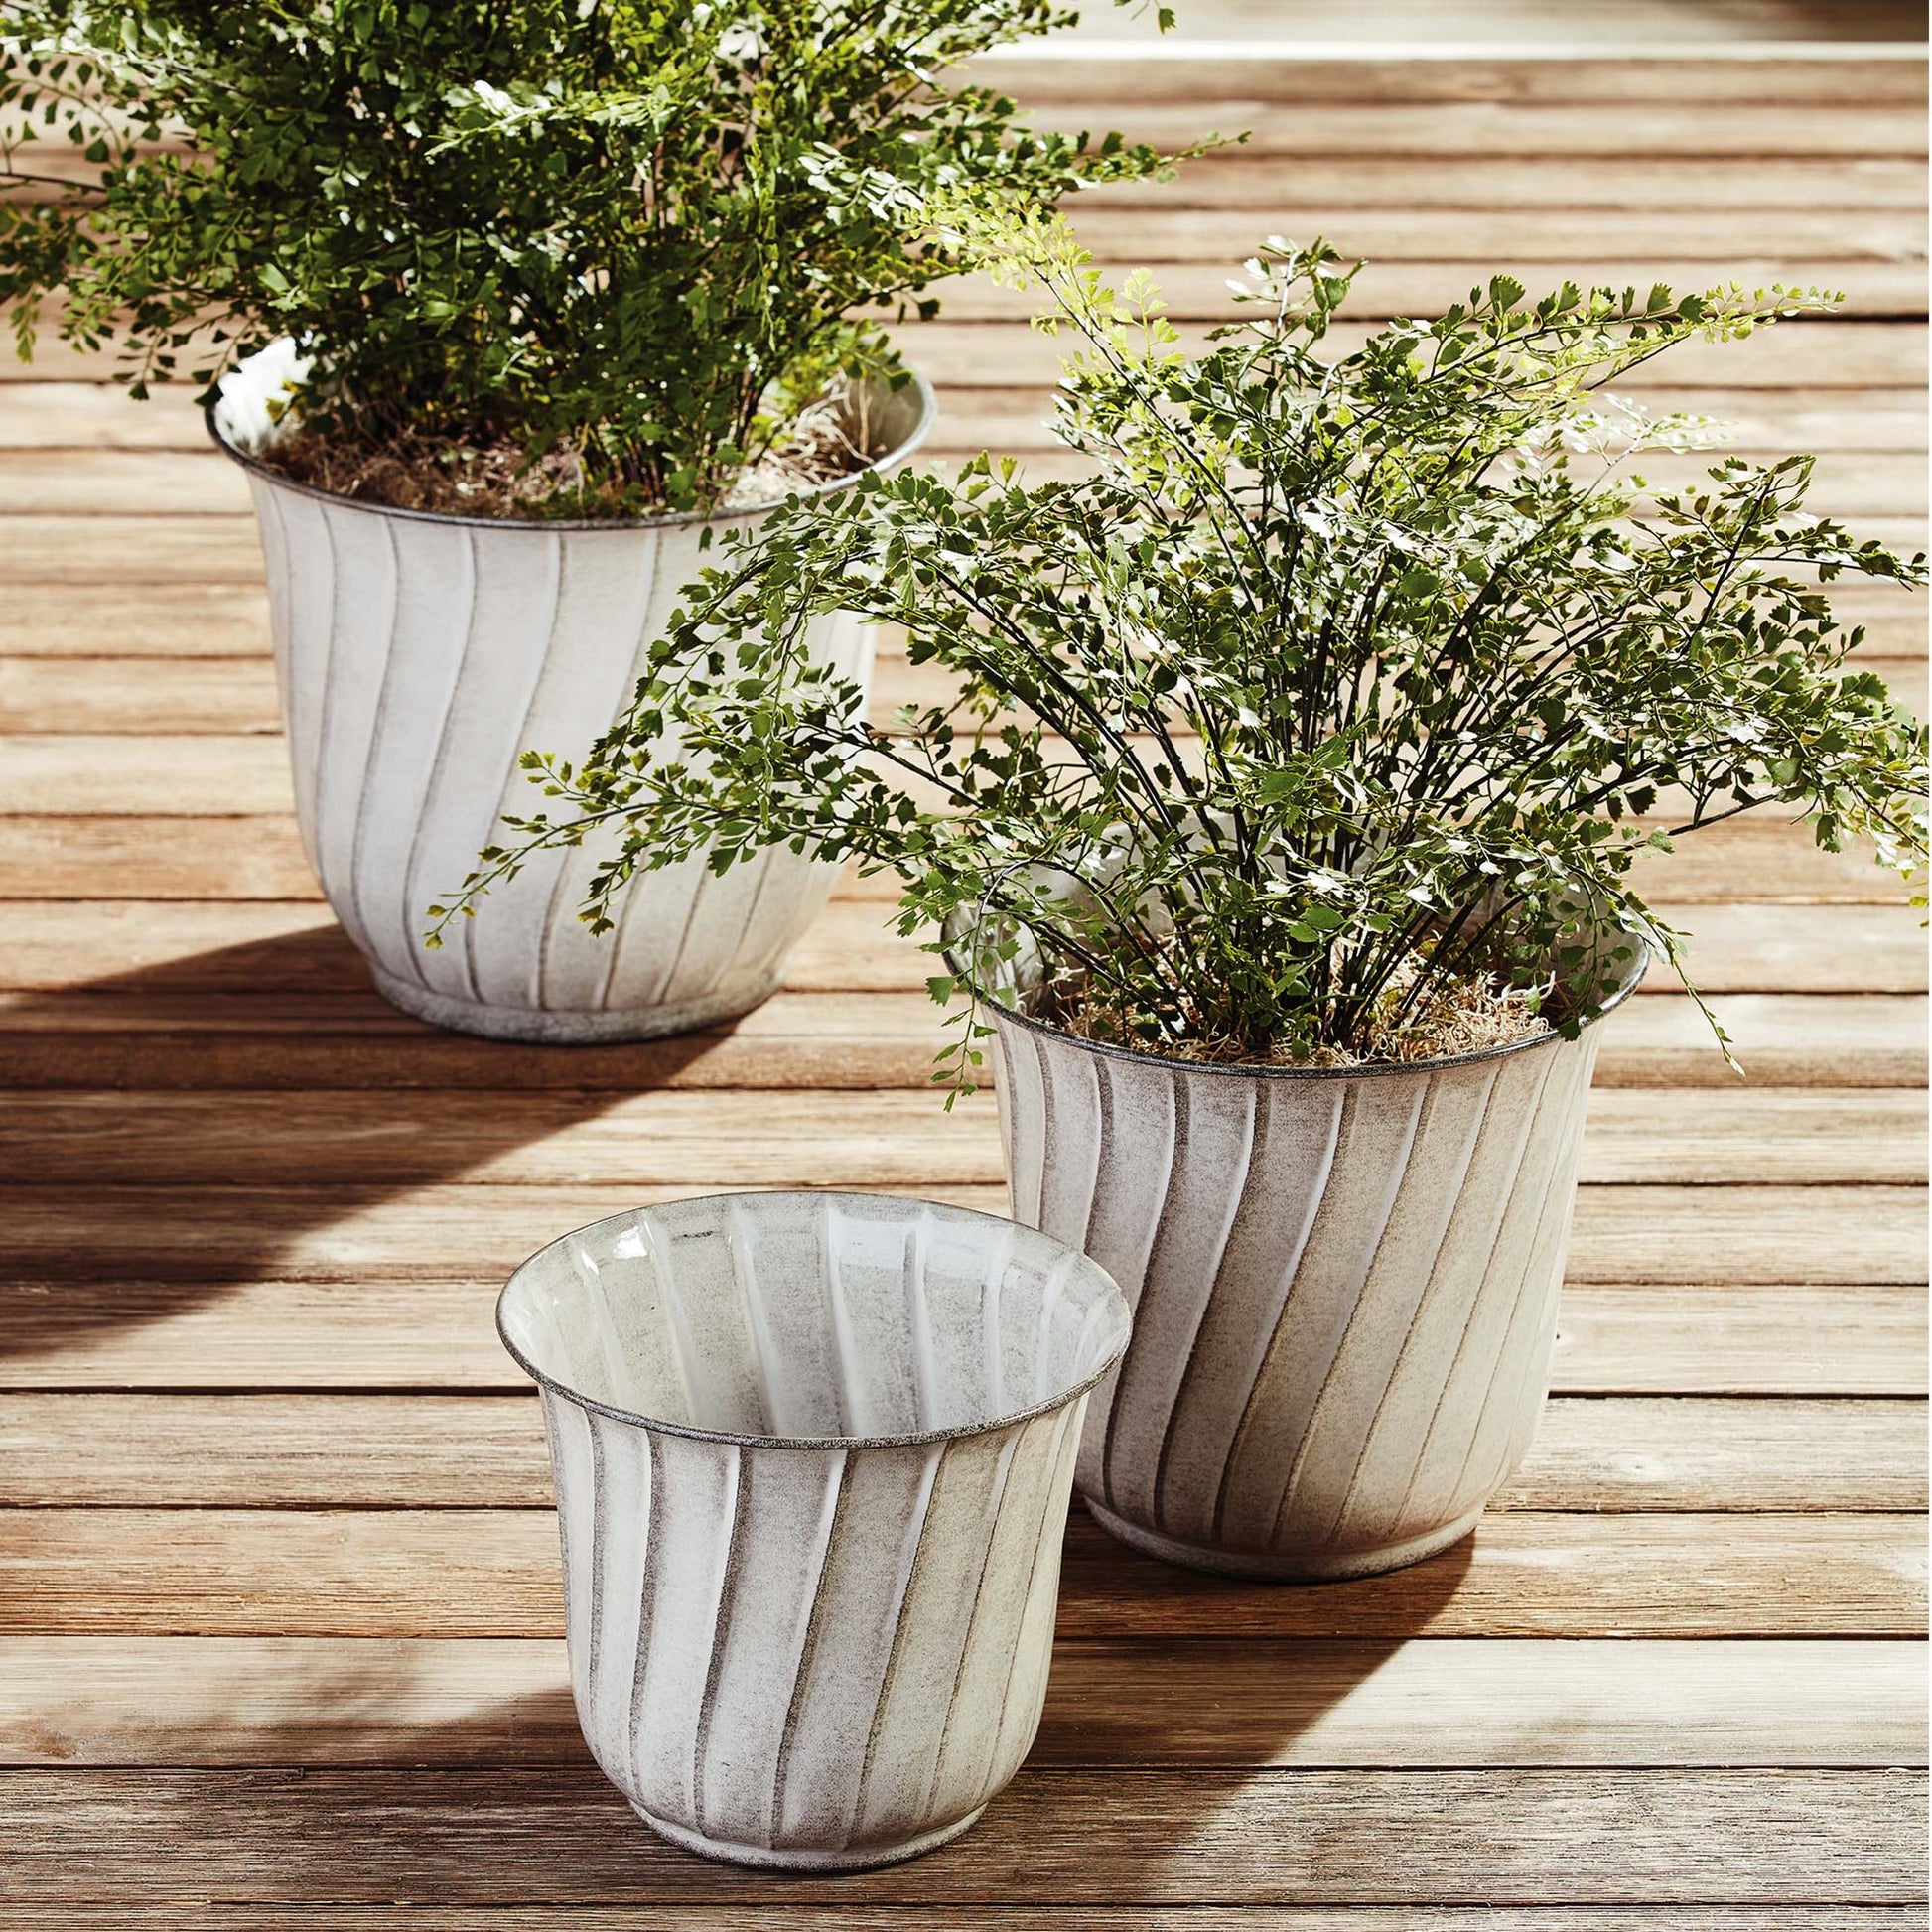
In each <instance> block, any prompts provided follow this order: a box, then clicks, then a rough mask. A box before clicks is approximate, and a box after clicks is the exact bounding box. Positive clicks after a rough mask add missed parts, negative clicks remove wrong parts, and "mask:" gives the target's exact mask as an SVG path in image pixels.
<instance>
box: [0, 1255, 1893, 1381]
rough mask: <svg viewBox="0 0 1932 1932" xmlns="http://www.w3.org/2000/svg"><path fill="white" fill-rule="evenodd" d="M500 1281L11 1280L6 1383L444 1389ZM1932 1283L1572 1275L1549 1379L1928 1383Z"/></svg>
mask: <svg viewBox="0 0 1932 1932" xmlns="http://www.w3.org/2000/svg"><path fill="white" fill-rule="evenodd" d="M500 1285H501V1284H500V1281H499V1280H498V1279H496V1278H492V1277H489V1276H480V1277H478V1278H476V1279H473V1280H466V1281H457V1280H452V1281H379V1280H362V1279H349V1280H342V1281H249V1282H225V1283H208V1282H199V1281H195V1280H192V1279H189V1280H183V1281H172V1282H170V1281H77V1280H72V1279H61V1280H39V1281H37V1280H31V1279H28V1280H14V1281H8V1282H6V1284H5V1288H6V1294H7V1296H8V1320H7V1323H6V1327H5V1330H4V1335H3V1336H0V1388H6V1389H47V1390H55V1389H64V1388H72V1389H96V1390H103V1391H107V1390H115V1389H125V1390H129V1391H134V1390H141V1389H155V1390H160V1389H209V1390H212V1389H234V1390H249V1389H255V1390H265V1389H275V1388H283V1389H368V1390H376V1389H395V1390H408V1389H448V1390H466V1391H472V1390H474V1391H498V1392H501V1391H508V1390H518V1389H521V1388H522V1386H523V1377H522V1373H521V1371H520V1370H518V1369H517V1368H516V1366H515V1364H514V1363H513V1362H511V1360H510V1358H509V1357H508V1356H507V1355H506V1354H505V1353H504V1352H503V1350H502V1348H501V1347H500V1345H499V1344H498V1342H497V1339H496V1332H495V1326H494V1323H493V1321H492V1319H491V1311H492V1309H493V1307H494V1304H495V1300H496V1292H497V1289H498V1288H499V1287H500ZM1925 1348H1926V1309H1925V1295H1924V1292H1923V1290H1921V1289H1919V1288H1916V1287H1909V1286H1893V1287H1880V1286H1873V1285H1870V1284H1863V1285H1853V1286H1844V1285H1840V1286H1833V1287H1803V1286H1797V1285H1793V1284H1790V1283H1765V1284H1756V1283H1745V1284H1729V1285H1725V1286H1720V1287H1708V1288H1699V1289H1692V1288H1689V1287H1687V1286H1685V1285H1683V1284H1680V1283H1675V1282H1670V1283H1660V1284H1657V1283H1653V1284H1649V1285H1628V1284H1620V1283H1597V1282H1573V1283H1571V1284H1570V1286H1569V1287H1568V1288H1567V1289H1566V1290H1565V1291H1564V1297H1563V1307H1562V1311H1561V1314H1560V1316H1559V1321H1558V1328H1557V1345H1556V1359H1555V1364H1554V1374H1555V1387H1556V1389H1557V1390H1558V1392H1559V1393H1562V1394H1572V1395H1635V1394H1642V1395H1700V1394H1709V1395H1917V1394H1919V1393H1920V1392H1921V1390H1922V1389H1923V1387H1924V1360H1925Z"/></svg>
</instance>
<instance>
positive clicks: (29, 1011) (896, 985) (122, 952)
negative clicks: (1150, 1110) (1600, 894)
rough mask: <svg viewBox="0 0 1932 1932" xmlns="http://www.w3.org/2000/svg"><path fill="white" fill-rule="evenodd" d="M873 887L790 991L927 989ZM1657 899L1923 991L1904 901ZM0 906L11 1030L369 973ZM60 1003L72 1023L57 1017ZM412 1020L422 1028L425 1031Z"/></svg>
mask: <svg viewBox="0 0 1932 1932" xmlns="http://www.w3.org/2000/svg"><path fill="white" fill-rule="evenodd" d="M872 885H873V882H861V881H857V880H855V879H853V878H852V877H851V876H850V875H849V874H848V875H846V876H845V877H844V878H842V879H841V881H840V885H839V889H838V893H837V896H835V897H833V899H832V901H831V903H830V904H828V905H827V906H826V908H825V911H824V912H823V913H822V914H821V915H820V917H819V920H818V922H817V924H815V925H814V926H812V927H811V929H810V930H809V931H808V932H807V933H806V935H805V938H804V940H803V941H802V942H801V944H800V946H799V949H798V951H797V952H796V953H794V954H793V955H792V960H791V964H790V966H789V967H788V969H787V971H786V976H785V983H786V986H787V987H788V988H791V989H794V990H800V991H808V992H819V993H826V992H861V993H916V992H922V991H923V990H924V987H925V981H926V975H927V973H928V972H929V971H930V960H931V955H930V954H929V953H927V952H925V951H923V950H922V949H921V948H920V946H919V945H918V943H917V942H916V941H915V940H912V939H901V938H899V937H898V935H897V933H895V932H894V931H893V930H892V929H891V926H890V924H889V921H890V919H891V918H892V916H893V911H894V908H893V907H892V905H891V904H889V903H887V902H884V901H883V900H882V898H881V897H880V895H879V893H878V892H876V891H874V890H872ZM861 895H863V896H861ZM1654 909H1655V910H1656V912H1657V913H1658V915H1659V916H1660V917H1661V918H1663V919H1665V920H1666V921H1667V922H1668V923H1670V924H1672V925H1674V926H1676V927H1678V928H1679V929H1680V930H1682V931H1685V932H1687V933H1688V934H1689V943H1688V951H1689V954H1690V959H1691V964H1692V969H1693V971H1694V972H1695V974H1696V977H1697V983H1698V985H1699V986H1700V987H1702V988H1703V989H1704V990H1705V991H1706V992H1707V993H1714V994H1718V993H1778V994H1785V993H1922V992H1924V991H1925V989H1926V945H1925V929H1924V927H1923V926H1921V924H1920V923H1919V914H1918V913H1917V911H1916V910H1915V909H1914V908H1912V907H1911V906H1908V905H1869V906H1838V905H1832V906H1823V905H1770V904H1761V903H1760V904H1749V903H1730V904H1725V903H1718V904H1700V905H1695V906H1690V905H1678V904H1675V903H1672V902H1671V901H1669V900H1668V899H1664V900H1660V901H1658V902H1656V904H1655V908H1654ZM5 917H6V920H7V942H8V943H7V944H6V946H5V947H4V948H0V1026H7V1027H9V1028H13V1029H18V1030H21V1031H35V1030H37V1029H38V1028H39V1027H40V1026H41V1025H42V1024H53V1023H55V1022H57V1021H59V1022H60V1023H61V1024H66V1025H70V1026H72V1027H74V1028H76V1029H79V1028H84V1027H86V1026H88V1025H89V1022H88V1020H87V1018H86V1014H87V1012H88V1011H89V1009H88V1008H87V1007H86V1006H85V1005H84V1004H75V1003H72V1002H58V1001H57V1002H50V1001H45V1000H43V1001H22V1000H16V999H9V998H6V997H5V996H6V995H10V994H15V993H20V992H44V993H59V992H85V993H87V994H89V995H90V996H91V997H92V998H95V999H98V1000H101V1001H103V1002H106V1001H112V1000H116V999H125V1000H126V1001H128V1002H130V1004H129V1005H128V1006H127V1007H126V1008H124V1009H120V1010H116V1009H114V1008H113V1007H111V1006H105V1005H103V1006H102V1007H101V1009H100V1011H101V1013H102V1014H103V1016H105V1018H104V1020H103V1023H102V1024H103V1025H105V1026H108V1027H112V1028H116V1029H118V1028H121V1027H140V1026H143V1025H154V1024H165V1023H166V1020H167V1016H166V1015H165V1014H164V1013H163V1011H162V1009H161V1008H160V1007H159V1005H157V1007H156V1009H155V1010H154V1014H153V1016H152V1017H151V1018H149V1019H147V1020H144V1019H143V1017H142V1015H141V1013H140V1011H139V1009H138V1007H136V1006H135V1005H133V1004H132V1003H133V1002H136V1001H138V1000H141V999H143V998H150V997H151V998H153V999H155V1000H156V1001H157V1002H159V1001H161V1000H163V999H165V998H167V997H169V996H184V997H183V998H182V1000H181V1004H180V1005H179V1006H178V1007H177V1008H176V1009H175V1012H174V1015H173V1019H174V1021H175V1022H177V1023H179V1021H180V1020H181V1019H182V1018H183V1017H184V1016H187V1015H191V1014H194V1013H197V1012H206V1013H207V1014H208V1015H209V1016H210V1017H209V1026H210V1028H211V1029H218V1028H219V1027H220V1026H221V1025H222V1024H223V1020H224V1016H226V1015H228V1014H232V1016H233V1021H232V1024H237V1025H241V1024H252V1023H249V1022H247V1021H246V1020H245V1015H246V1013H247V1011H248V1009H247V1008H246V1007H245V1006H235V1007H232V1008H224V1007H222V1006H219V1005H216V1004H213V1003H210V1002H207V1001H204V1000H202V999H201V998H200V997H199V996H202V995H207V994H223V995H230V996H233V995H243V994H245V995H249V996H254V997H258V998H259V999H260V1000H261V1001H263V1002H264V1006H263V1009H262V1011H263V1020H262V1022H261V1024H263V1025H268V1024H271V1021H272V1015H271V1013H270V1011H269V1009H268V1008H267V1006H266V1002H267V1001H269V1000H272V999H275V998H278V997H281V996H288V995H295V996H302V995H311V994H323V995H329V994H359V993H365V992H366V991H367V990H368V985H369V976H368V969H367V968H366V967H365V966H363V964H362V963H361V959H360V956H359V955H358V954H357V953H356V951H355V948H354V947H353V946H352V945H351V944H350V943H349V940H348V936H347V935H346V934H345V932H344V931H343V930H342V928H341V927H340V926H339V925H337V923H336V921H335V919H334V917H333V916H332V915H331V914H330V912H329V911H328V910H327V908H325V907H324V906H322V905H321V904H319V903H317V902H316V901H314V900H311V899H298V900H293V901H280V902H278V901H273V900H267V901H264V900H252V901H251V900H246V899H242V900H221V899H212V900H181V899H126V900H118V901H117V900H89V899H40V900H15V901H14V902H13V903H11V904H8V905H7V907H6V913H5ZM1638 990H1639V993H1640V995H1641V996H1642V997H1643V998H1646V999H1649V998H1653V997H1656V996H1658V995H1663V996H1666V997H1668V996H1670V994H1671V978H1670V975H1669V974H1668V973H1666V972H1663V971H1661V970H1655V969H1653V971H1652V972H1651V973H1650V974H1649V975H1648V976H1647V977H1646V978H1645V980H1644V982H1643V985H1642V986H1641V987H1640V988H1639V989H1638ZM190 996H194V997H190ZM295 1011H297V1012H299V1010H295ZM392 1011H393V1009H390V1008H388V1007H385V1006H380V1005H377V1004H376V1003H374V1002H372V1001H365V1002H364V1003H363V1004H362V1005H361V1006H360V1007H357V1008H352V1009H345V1010H344V1014H343V1017H345V1018H352V1020H353V1023H354V1025H355V1026H357V1027H358V1028H362V1027H367V1026H369V1025H370V1024H371V1023H373V1022H374V1021H375V1020H376V1019H377V1018H379V1017H380V1016H381V1015H384V1014H387V1013H390V1012H392ZM69 1015H71V1016H72V1017H71V1019H66V1018H65V1016H69ZM323 1015H324V1010H322V1009H317V1010H316V1011H315V1012H313V1013H311V1014H310V1015H309V1016H308V1021H309V1024H323ZM1627 1017H1628V1016H1627V1015H1626V1016H1625V1018H1626V1019H1627ZM398 1018H400V1016H398ZM298 1024H299V1022H298ZM1622 1024H1623V1023H1622V1022H1619V1026H1620V1025H1622ZM409 1031H410V1032H411V1033H412V1034H414V1035H421V1036H424V1037H427V1036H428V1035H424V1034H423V1030H422V1029H420V1028H411V1029H409ZM563 1057H564V1058H566V1059H569V1058H571V1057H572V1056H569V1055H565V1056H563ZM575 1057H577V1058H585V1057H587V1056H584V1055H578V1056H575ZM317 1084H323V1083H321V1082H318V1083H317Z"/></svg>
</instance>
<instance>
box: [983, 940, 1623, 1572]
mask: <svg viewBox="0 0 1932 1932" xmlns="http://www.w3.org/2000/svg"><path fill="white" fill-rule="evenodd" d="M1640 970H1641V968H1640V967H1638V968H1637V969H1635V970H1633V971H1631V972H1630V973H1629V975H1628V977H1627V978H1626V979H1625V980H1624V983H1623V984H1622V986H1620V987H1619V988H1618V990H1617V991H1616V992H1615V993H1614V994H1612V995H1611V996H1610V997H1609V999H1608V1000H1606V1002H1605V1003H1604V1005H1603V1006H1602V1007H1601V1009H1599V1017H1600V1013H1602V1012H1607V1011H1608V1010H1609V1008H1610V1007H1611V1006H1613V1005H1615V1004H1616V1003H1617V1002H1618V1001H1620V1000H1621V999H1622V998H1623V997H1624V995H1625V994H1626V993H1627V992H1628V991H1629V990H1630V988H1631V986H1633V985H1634V983H1635V980H1636V978H1637V976H1638V973H1639V972H1640ZM988 1011H989V1013H990V1014H991V1016H992V1019H993V1023H994V1031H993V1038H994V1059H995V1065H996V1075H995V1086H996V1090H997V1092H998V1094H999V1103H1000V1126H1001V1133H1002V1138H1003V1140H1004V1142H1005V1146H1006V1153H1007V1174H1008V1180H1009V1184H1010V1186H1011V1189H1012V1196H1013V1213H1014V1217H1015V1218H1016V1219H1017V1220H1020V1221H1022V1222H1024V1223H1026V1224H1027V1225H1028V1226H1031V1227H1037V1228H1039V1229H1041V1230H1042V1231H1043V1232H1045V1233H1047V1234H1049V1235H1051V1236H1053V1238H1054V1239H1056V1240H1059V1241H1063V1242H1065V1243H1067V1244H1068V1245H1069V1246H1073V1247H1076V1248H1077V1247H1084V1249H1085V1250H1086V1252H1087V1253H1088V1254H1089V1255H1091V1256H1092V1257H1093V1259H1094V1260H1095V1261H1097V1262H1099V1263H1100V1265H1101V1266H1102V1267H1103V1268H1104V1269H1106V1270H1107V1272H1108V1273H1109V1274H1110V1275H1112V1276H1113V1277H1114V1279H1115V1280H1116V1281H1117V1282H1119V1283H1120V1285H1121V1287H1122V1289H1123V1290H1124V1291H1125V1292H1126V1295H1127V1298H1128V1301H1129V1303H1130V1305H1132V1307H1133V1310H1134V1332H1133V1339H1132V1341H1131V1343H1130V1344H1129V1347H1128V1350H1127V1353H1126V1355H1125V1356H1124V1358H1123V1359H1122V1361H1121V1362H1120V1364H1119V1366H1118V1367H1117V1368H1116V1369H1115V1370H1114V1371H1113V1372H1112V1373H1111V1374H1110V1375H1109V1377H1108V1379H1107V1380H1106V1382H1104V1383H1103V1384H1102V1385H1101V1387H1100V1388H1099V1389H1098V1390H1097V1391H1096V1392H1095V1396H1094V1402H1093V1407H1092V1410H1091V1412H1090V1415H1089V1420H1088V1424H1087V1428H1086V1432H1085V1434H1084V1436H1083V1438H1082V1441H1081V1448H1080V1458H1079V1465H1078V1474H1077V1478H1076V1480H1077V1483H1078V1487H1079V1490H1080V1493H1081V1495H1082V1496H1083V1497H1084V1498H1085V1501H1086V1504H1087V1507H1088V1508H1089V1510H1091V1511H1092V1513H1093V1514H1094V1516H1095V1517H1096V1518H1098V1520H1099V1521H1100V1522H1101V1523H1102V1524H1103V1525H1104V1526H1105V1527H1106V1528H1107V1529H1109V1530H1111V1531H1112V1532H1113V1533H1114V1534H1115V1535H1116V1536H1119V1537H1120V1538H1121V1539H1122V1540H1123V1541H1125V1542H1127V1543H1130V1544H1132V1545H1134V1547H1135V1548H1137V1549H1141V1550H1145V1551H1147V1552H1148V1553H1149V1554H1150V1555H1154V1556H1159V1557H1164V1558H1166V1559H1167V1560H1169V1561H1170V1562H1173V1563H1181V1564H1187V1565H1190V1566H1193V1567H1195V1568H1198V1569H1204V1570H1213V1571H1220V1572H1223V1573H1226V1574H1229V1575H1233V1576H1248V1577H1276V1578H1301V1579H1314V1578H1336V1577H1358V1576H1366V1575H1370V1574H1373V1573H1375V1572H1378V1571H1383V1570H1391V1569H1395V1568H1396V1567H1398V1566H1400V1565H1402V1564H1407V1563H1414V1562H1417V1561H1419V1560H1420V1559H1422V1558H1424V1557H1427V1556H1431V1555H1433V1554H1434V1553H1435V1552H1436V1551H1438V1550H1441V1549H1444V1548H1446V1547H1447V1546H1448V1545H1449V1544H1451V1543H1453V1542H1455V1541H1456V1540H1457V1539H1459V1538H1460V1537H1462V1536H1464V1535H1465V1534H1467V1532H1468V1531H1469V1530H1470V1529H1471V1528H1472V1527H1473V1525H1474V1523H1475V1521H1476V1518H1477V1517H1478V1516H1480V1515H1481V1513H1482V1510H1483V1507H1484V1505H1485V1504H1486V1503H1487V1502H1488V1501H1489V1499H1490V1498H1491V1497H1492V1496H1493V1495H1495V1493H1496V1492H1497V1490H1498V1489H1500V1488H1501V1487H1502V1485H1503V1484H1504V1483H1505V1482H1506V1481H1507V1480H1508V1478H1509V1477H1510V1475H1511V1474H1512V1473H1513V1472H1514V1471H1515V1469H1516V1467H1517V1465H1518V1464H1519V1463H1520V1462H1521V1461H1522V1459H1523V1454H1524V1451H1525V1450H1526V1449H1528V1447H1529V1443H1530V1438H1531V1435H1532V1434H1533V1433H1534V1431H1535V1428H1536V1420H1537V1416H1538V1414H1539V1413H1540V1411H1541V1410H1542V1407H1543V1402H1544V1398H1545V1395H1546V1394H1547V1392H1548V1389H1549V1381H1550V1355H1551V1349H1552V1346H1553V1344H1554V1341H1555V1337H1556V1322H1557V1305H1558V1297H1559V1294H1560V1291H1561V1288H1562V1283H1563V1264H1564V1252H1565V1248H1566V1246H1567V1243H1568V1240H1569V1233H1570V1219H1571V1209H1572V1205H1573V1202H1574V1200H1575V1195H1576V1183H1577V1162H1578V1156H1579V1152H1580V1150H1581V1146H1582V1141H1583V1131H1584V1111H1585V1104H1586V1101H1587V1097H1588V1092H1589V1082H1590V1071H1591V1068H1592V1067H1593V1066H1594V1064H1595V1060H1596V1049H1597V1040H1598V1035H1597V1031H1596V1025H1595V1024H1594V1023H1592V1024H1590V1025H1588V1026H1587V1027H1585V1028H1583V1029H1582V1030H1580V1031H1579V1033H1578V1034H1577V1035H1576V1036H1575V1037H1572V1038H1564V1037H1563V1036H1562V1035H1560V1034H1558V1033H1554V1032H1552V1033H1545V1034H1542V1035H1537V1036H1533V1037H1531V1038H1529V1039H1527V1040H1523V1041H1520V1042H1517V1043H1515V1044H1511V1045H1507V1046H1502V1047H1497V1048H1493V1049H1490V1050H1488V1051H1486V1052H1476V1053H1467V1054H1462V1055H1458V1056H1455V1057H1452V1058H1443V1059H1436V1060H1429V1061H1424V1062H1421V1063H1419V1064H1413V1065H1380V1066H1369V1067H1363V1068H1358V1069H1352V1070H1344V1069H1338V1068H1328V1069H1316V1068H1309V1067H1296V1066H1263V1067H1249V1066H1238V1065H1232V1066H1231V1065H1214V1064H1200V1063H1196V1062H1188V1061H1184V1060H1176V1059H1173V1058H1168V1057H1162V1056H1158V1055H1155V1054H1152V1053H1144V1052H1133V1051H1125V1050H1122V1049H1121V1048H1119V1047H1116V1046H1109V1045H1106V1044H1103V1043H1098V1042H1095V1041H1092V1040H1088V1039H1082V1038H1077V1037H1075V1036H1074V1035H1070V1034H1068V1033H1066V1032H1064V1031H1062V1030H1060V1029H1058V1028H1054V1027H1050V1026H1044V1025H1041V1024H1040V1023H1038V1022H1036V1021H1034V1020H1030V1019H1027V1018H1025V1017H1024V1016H1023V1015H1021V1014H1019V1013H1017V1012H1014V1011H1012V1010H1011V1009H1009V1008H1005V1007H1001V1006H997V1005H992V1006H989V1009H988Z"/></svg>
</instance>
